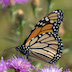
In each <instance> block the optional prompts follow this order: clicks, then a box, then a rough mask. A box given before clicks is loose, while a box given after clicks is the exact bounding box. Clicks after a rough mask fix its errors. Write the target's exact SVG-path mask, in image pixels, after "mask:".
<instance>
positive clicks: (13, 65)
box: [0, 56, 70, 72]
mask: <svg viewBox="0 0 72 72" xmlns="http://www.w3.org/2000/svg"><path fill="white" fill-rule="evenodd" d="M7 69H15V70H19V71H20V72H33V69H34V70H36V72H70V70H69V69H68V70H66V71H63V70H62V68H57V67H56V66H52V65H51V66H49V67H47V66H45V67H44V68H42V69H39V68H37V67H34V66H33V65H31V64H30V62H28V61H27V60H26V59H24V57H18V58H17V57H16V56H14V57H12V58H11V59H8V60H7V61H6V62H5V61H4V60H3V57H1V60H0V72H7Z"/></svg>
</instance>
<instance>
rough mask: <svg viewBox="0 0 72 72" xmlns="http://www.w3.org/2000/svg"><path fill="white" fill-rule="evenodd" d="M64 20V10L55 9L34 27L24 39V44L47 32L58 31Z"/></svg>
mask: <svg viewBox="0 0 72 72" xmlns="http://www.w3.org/2000/svg"><path fill="white" fill-rule="evenodd" d="M62 21H63V12H62V10H55V11H53V12H51V13H50V14H48V16H46V17H44V18H43V19H41V20H40V21H39V22H38V24H36V26H35V27H34V29H33V30H32V31H31V33H30V34H29V36H28V37H27V39H26V40H25V41H24V43H23V44H26V43H27V42H29V40H31V39H32V38H34V37H36V36H38V35H40V34H42V33H45V32H54V33H58V31H59V26H60V24H61V22H62Z"/></svg>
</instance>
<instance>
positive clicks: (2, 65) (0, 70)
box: [0, 57, 7, 72]
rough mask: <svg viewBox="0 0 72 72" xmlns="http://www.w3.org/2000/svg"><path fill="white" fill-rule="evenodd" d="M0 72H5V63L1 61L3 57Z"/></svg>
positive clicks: (0, 62)
mask: <svg viewBox="0 0 72 72" xmlns="http://www.w3.org/2000/svg"><path fill="white" fill-rule="evenodd" d="M0 72H7V67H6V62H5V61H4V60H3V57H1V60H0Z"/></svg>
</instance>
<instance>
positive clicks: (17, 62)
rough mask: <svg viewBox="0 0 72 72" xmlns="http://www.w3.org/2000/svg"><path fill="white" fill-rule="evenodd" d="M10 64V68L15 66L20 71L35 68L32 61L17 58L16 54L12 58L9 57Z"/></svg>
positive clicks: (28, 71)
mask: <svg viewBox="0 0 72 72" xmlns="http://www.w3.org/2000/svg"><path fill="white" fill-rule="evenodd" d="M8 61H9V64H8V65H7V67H8V68H14V69H16V70H20V72H31V70H32V69H33V68H31V67H32V65H31V64H30V62H28V61H27V60H26V59H24V58H23V57H22V58H17V57H16V56H14V57H12V59H9V60H8Z"/></svg>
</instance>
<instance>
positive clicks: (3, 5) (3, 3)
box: [0, 0, 28, 8]
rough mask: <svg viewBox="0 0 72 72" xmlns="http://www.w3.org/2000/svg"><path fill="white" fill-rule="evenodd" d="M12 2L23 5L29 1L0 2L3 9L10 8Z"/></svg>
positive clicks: (11, 0) (0, 0) (8, 0)
mask: <svg viewBox="0 0 72 72" xmlns="http://www.w3.org/2000/svg"><path fill="white" fill-rule="evenodd" d="M11 2H14V3H18V4H21V3H27V2H28V0H0V4H2V7H3V8H6V7H8V6H10V4H11Z"/></svg>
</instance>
